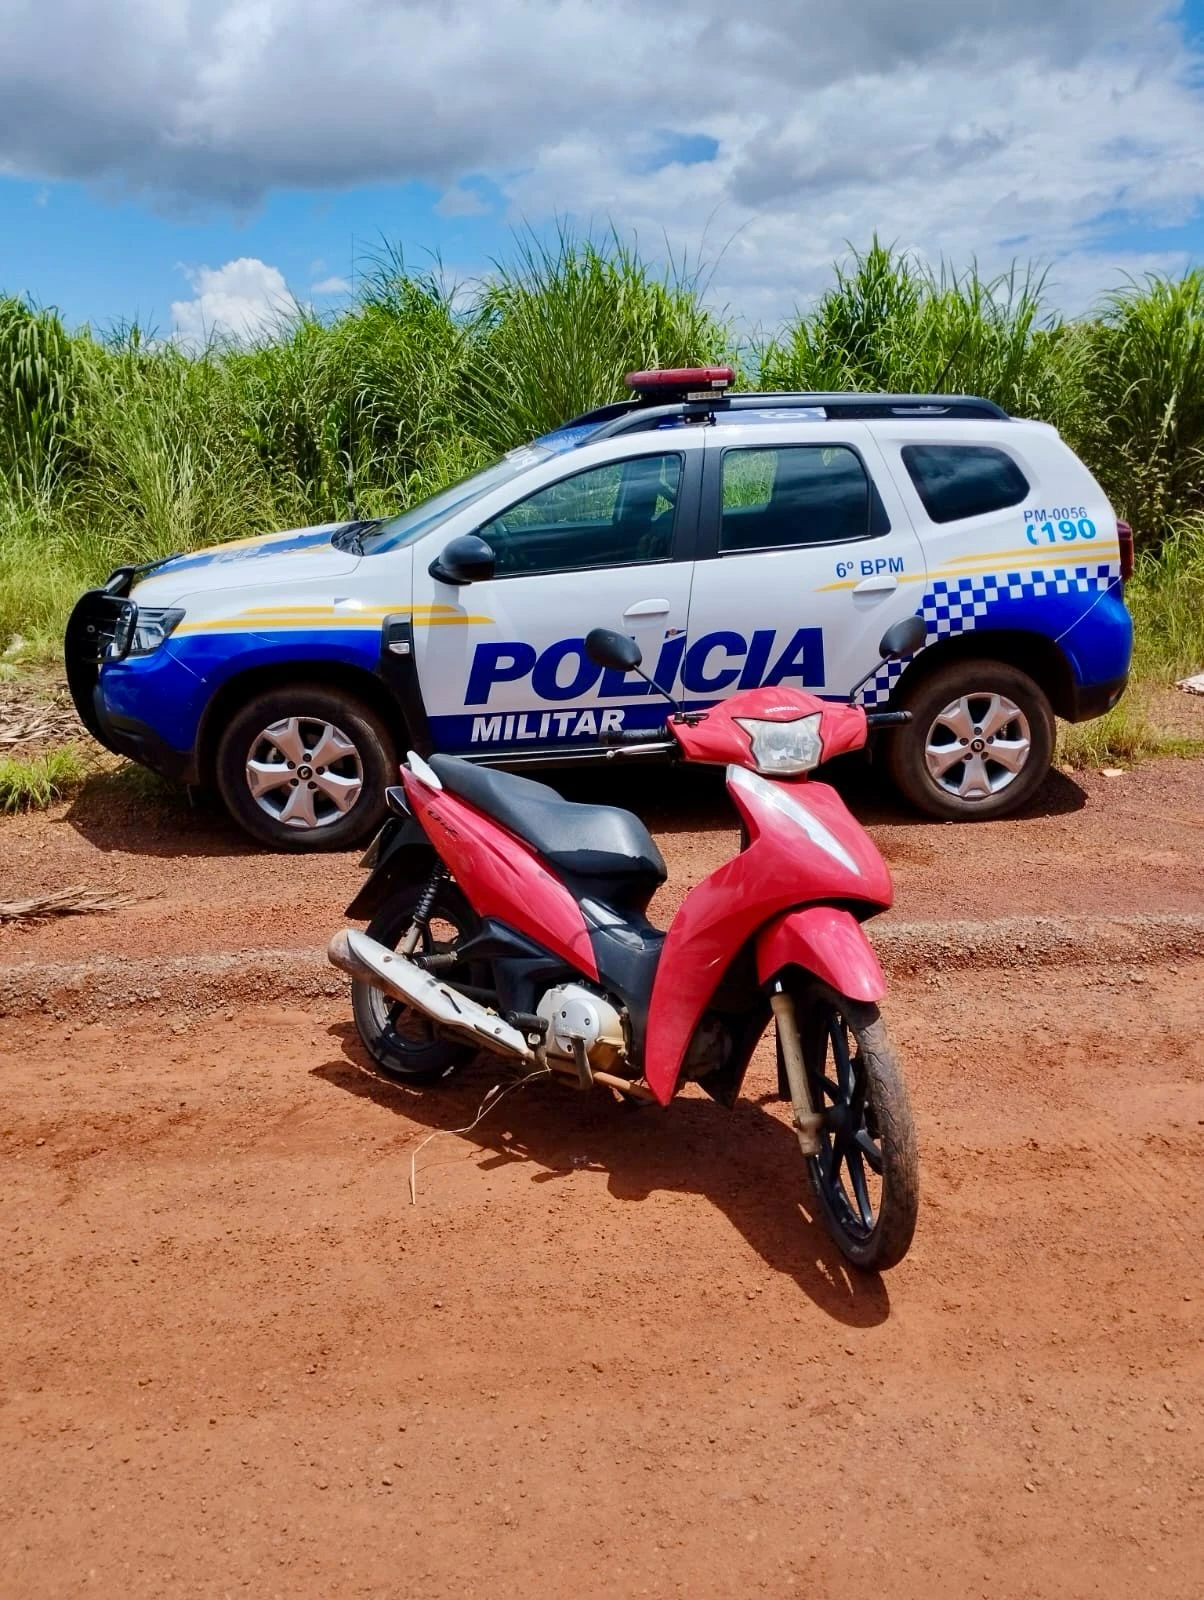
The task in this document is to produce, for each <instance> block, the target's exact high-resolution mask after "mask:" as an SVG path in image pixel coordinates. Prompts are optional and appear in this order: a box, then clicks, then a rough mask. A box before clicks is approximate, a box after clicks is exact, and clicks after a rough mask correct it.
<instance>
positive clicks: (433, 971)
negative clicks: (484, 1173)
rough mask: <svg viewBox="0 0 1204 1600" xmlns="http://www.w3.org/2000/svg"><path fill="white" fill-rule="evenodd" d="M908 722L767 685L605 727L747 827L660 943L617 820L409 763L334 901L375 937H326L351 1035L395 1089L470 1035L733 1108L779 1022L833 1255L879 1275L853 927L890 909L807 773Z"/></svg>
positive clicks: (896, 1158) (613, 1080)
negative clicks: (679, 762)
mask: <svg viewBox="0 0 1204 1600" xmlns="http://www.w3.org/2000/svg"><path fill="white" fill-rule="evenodd" d="M923 628H924V624H923V622H922V621H921V620H920V619H919V618H910V619H908V620H907V621H905V622H902V623H899V624H897V625H896V627H894V628H892V629H891V630H890V631H889V632H888V633H887V635H886V637H885V638H884V639H883V641H882V646H881V652H882V655H883V656H884V657H885V658H893V657H901V656H906V655H910V654H912V653H913V652H914V651H915V650H916V649H917V648H918V647H919V645H920V644H922V642H923V637H922V636H923ZM586 649H587V652H588V654H589V656H590V659H591V660H593V661H594V662H596V663H598V664H600V665H602V666H604V667H611V668H615V669H617V670H619V671H622V672H641V657H640V651H639V647H638V645H636V643H635V642H634V640H632V639H628V638H626V637H624V636H623V635H622V634H618V633H612V632H610V631H609V630H607V629H595V630H594V632H593V633H591V634H590V635H589V637H588V639H587V640H586ZM641 676H643V674H642V672H641ZM649 681H651V680H649ZM653 687H654V688H656V687H657V686H656V685H653ZM858 687H860V685H858ZM657 692H663V691H660V690H659V689H658V691H657ZM856 692H857V691H856V689H855V690H854V691H853V694H854V695H855V694H856ZM907 715H908V714H907V713H906V712H881V713H869V714H867V713H866V711H865V710H864V709H863V708H862V707H861V706H858V705H854V704H852V696H850V703H849V704H847V705H840V704H832V703H828V702H825V701H823V700H820V699H818V698H816V697H815V696H813V695H809V694H806V693H804V692H802V691H801V690H793V689H789V688H769V689H764V688H763V689H752V690H749V691H747V692H746V693H742V694H736V695H733V696H732V697H731V698H730V699H728V700H725V701H723V702H722V703H721V704H720V705H718V706H715V707H714V708H712V709H710V710H707V711H685V710H681V709H675V710H674V712H673V714H672V715H671V716H670V717H669V718H668V721H667V723H666V729H667V734H668V738H667V739H666V738H665V737H663V736H662V735H657V734H650V733H648V732H647V731H642V732H635V731H627V732H624V733H620V734H617V735H614V736H612V744H613V748H612V750H611V754H613V755H619V754H632V755H634V754H637V753H638V754H649V753H652V752H657V753H661V752H665V751H668V750H674V751H676V752H677V753H678V754H679V755H680V756H681V758H683V759H684V760H687V761H702V762H708V763H713V764H720V765H726V767H727V790H728V793H729V794H730V796H731V798H732V801H733V803H734V804H735V807H736V810H737V811H738V812H739V814H740V818H741V822H742V824H743V837H742V848H741V850H740V852H739V854H738V855H736V856H735V857H734V858H733V859H732V860H730V861H728V862H726V863H725V864H724V865H723V866H721V867H720V868H719V869H718V870H717V871H715V872H714V873H712V874H711V876H710V877H709V878H707V879H706V880H705V882H703V883H700V884H699V885H698V886H697V887H696V888H694V889H692V890H691V891H690V892H689V894H687V896H686V897H685V899H684V901H683V902H682V905H681V909H680V910H679V911H678V913H677V915H676V917H675V918H674V919H673V923H672V925H671V927H670V928H669V929H668V931H667V932H662V931H661V930H660V929H659V928H656V927H653V926H652V924H651V923H650V922H649V921H648V920H647V917H646V915H645V912H646V910H647V907H648V903H649V901H650V899H651V897H652V895H653V893H654V891H655V890H656V889H657V888H659V887H660V885H661V884H662V883H663V882H664V881H665V878H666V876H667V872H666V868H665V863H664V861H663V860H662V859H661V854H660V851H659V850H658V849H657V847H656V845H655V843H654V842H653V840H652V837H651V835H650V834H649V832H648V830H647V829H646V828H645V826H644V824H643V823H642V822H641V821H640V820H639V818H638V817H636V816H634V815H633V814H632V813H631V812H629V811H623V810H619V809H618V808H616V807H613V806H593V805H579V804H575V803H573V802H571V801H568V800H564V799H562V798H561V796H560V795H559V794H557V793H556V791H555V790H554V789H551V788H548V787H547V786H546V785H544V784H540V783H533V782H531V781H530V780H529V779H527V778H521V777H516V776H514V775H513V774H510V773H506V772H499V771H494V770H491V769H489V768H485V767H481V766H477V765H475V764H474V763H472V762H469V761H465V760H462V759H460V758H459V757H456V756H448V755H434V756H432V757H431V758H430V761H429V762H427V761H424V760H423V759H422V758H421V757H419V756H417V755H414V754H411V755H410V756H409V758H408V764H407V766H406V767H405V768H403V769H402V783H403V788H402V789H392V790H390V791H389V804H390V809H391V811H392V812H393V813H394V815H393V816H392V817H391V818H390V819H389V821H388V822H387V823H386V824H385V827H384V829H383V830H382V832H381V834H380V835H379V836H378V838H377V840H376V842H375V844H374V845H373V847H372V849H371V850H370V851H369V852H368V856H367V857H366V858H365V864H367V865H370V866H372V867H373V869H374V870H373V872H372V874H371V877H370V878H369V880H368V881H367V883H366V884H365V885H364V887H363V889H362V890H361V892H360V894H359V895H358V896H357V897H356V899H355V900H354V901H353V902H352V904H351V905H350V906H349V907H348V910H347V915H348V916H349V917H352V918H356V919H360V918H370V919H371V920H370V921H369V924H368V928H367V931H366V932H365V933H360V932H358V931H355V930H352V929H344V930H342V931H341V932H339V933H337V934H336V935H335V936H334V938H333V939H332V941H331V944H330V950H329V956H330V960H331V961H332V962H333V963H334V965H335V966H337V967H339V968H341V969H342V970H343V971H345V972H348V973H350V974H351V977H352V978H353V979H354V983H353V986H352V1004H353V1009H354V1013H355V1022H356V1027H357V1029H358V1032H359V1036H360V1038H361V1039H362V1041H363V1043H364V1046H365V1048H366V1049H367V1050H368V1052H369V1054H370V1055H371V1057H372V1059H373V1060H374V1062H375V1063H376V1065H377V1066H378V1067H379V1068H380V1070H381V1071H382V1072H383V1073H384V1074H386V1075H387V1076H388V1077H390V1078H393V1079H395V1080H397V1081H399V1082H402V1083H407V1084H430V1083H438V1082H440V1081H442V1080H443V1079H445V1078H447V1077H449V1076H450V1075H451V1074H452V1073H453V1072H455V1071H456V1070H457V1069H458V1068H459V1067H461V1066H463V1065H465V1064H467V1063H468V1062H469V1061H471V1060H472V1058H473V1057H474V1055H476V1053H477V1052H478V1051H479V1050H482V1049H483V1050H486V1051H488V1052H489V1053H490V1054H492V1055H495V1056H503V1057H506V1058H508V1059H509V1060H510V1061H511V1062H512V1063H513V1064H515V1065H516V1066H518V1067H521V1068H523V1069H525V1070H528V1071H539V1070H546V1071H548V1072H550V1073H554V1074H558V1075H561V1076H563V1077H565V1078H566V1079H571V1080H573V1081H574V1082H576V1083H577V1084H578V1085H579V1086H580V1087H581V1088H582V1089H590V1088H592V1087H594V1086H595V1085H602V1086H604V1087H606V1088H607V1089H610V1090H613V1091H615V1092H617V1093H618V1094H620V1095H624V1096H628V1097H633V1098H635V1099H641V1100H650V1101H654V1102H657V1103H659V1104H660V1105H662V1106H664V1105H668V1103H669V1101H670V1100H671V1099H672V1098H673V1096H674V1094H675V1093H676V1092H677V1090H678V1088H679V1087H680V1086H681V1085H682V1084H683V1083H697V1084H699V1085H700V1086H701V1087H702V1088H703V1089H704V1090H706V1091H707V1092H708V1093H709V1094H711V1095H712V1096H713V1097H714V1098H715V1099H716V1100H718V1101H720V1102H721V1103H723V1104H725V1105H729V1106H730V1105H731V1104H732V1103H733V1102H734V1101H735V1098H736V1096H737V1095H738V1094H739V1092H740V1087H741V1084H742V1083H743V1080H744V1075H745V1072H746V1070H747V1068H748V1064H749V1060H750V1058H751V1056H752V1053H753V1050H754V1048H755V1047H756V1044H757V1042H758V1040H759V1039H760V1038H761V1036H762V1034H763V1033H764V1031H765V1029H766V1026H767V1025H768V1024H769V1022H770V1021H771V1020H772V1021H773V1023H774V1024H775V1028H776V1035H777V1061H778V1087H779V1092H780V1093H781V1095H782V1097H783V1098H784V1099H787V1098H788V1099H789V1100H790V1101H791V1102H792V1105H793V1108H794V1127H795V1130H796V1132H797V1135H798V1140H799V1144H800V1146H801V1149H802V1152H803V1156H804V1158H805V1162H806V1166H807V1171H808V1173H809V1176H810V1180H811V1184H812V1187H813V1189H814V1192H815V1198H816V1202H817V1204H818V1209H819V1212H820V1214H821V1215H822V1217H823V1219H824V1221H825V1223H826V1224H827V1227H828V1229H829V1230H830V1232H831V1234H832V1237H833V1238H834V1239H835V1241H836V1243H837V1245H838V1246H839V1247H840V1249H841V1250H842V1251H843V1252H844V1254H845V1255H846V1256H847V1257H848V1259H849V1260H850V1261H852V1262H853V1263H855V1264H856V1265H857V1266H860V1267H867V1268H875V1269H882V1268H885V1267H889V1266H893V1265H894V1264H895V1263H896V1262H897V1261H899V1260H901V1259H902V1257H903V1256H904V1254H905V1253H906V1251H907V1248H908V1246H909V1245H910V1243H911V1238H912V1233H913V1231H914V1229H915V1221H916V1208H917V1202H918V1172H917V1157H916V1140H915V1132H914V1128H913V1125H912V1119H911V1111H910V1108H909V1106H908V1101H907V1093H906V1090H905V1088H904V1085H903V1080H902V1077H901V1076H900V1073H899V1069H898V1066H897V1064H896V1061H895V1056H894V1052H893V1050H892V1048H891V1045H890V1041H889V1039H888V1037H887V1033H886V1028H885V1025H884V1023H883V1022H882V1019H881V1017H880V1016H879V1013H878V1002H879V1001H880V1000H881V999H882V997H883V995H884V993H885V988H886V986H885V981H884V979H883V975H882V969H881V967H880V966H879V964H878V960H877V957H876V956H875V954H874V951H873V949H872V948H871V946H870V943H869V941H868V939H867V938H866V936H865V933H864V932H863V929H862V923H863V922H864V921H865V920H866V919H868V918H869V917H872V916H875V915H876V914H877V913H878V912H880V911H885V910H886V909H887V908H888V907H889V906H890V904H891V899H892V888H891V880H890V874H889V872H888V870H887V867H886V864H885V862H884V861H883V860H882V857H881V856H880V854H879V853H878V850H877V848H876V847H875V845H874V843H873V841H872V840H871V839H870V837H869V836H868V834H866V832H865V831H864V829H863V828H862V827H861V826H860V824H859V823H858V822H857V821H856V820H855V818H854V817H853V816H852V815H851V814H850V812H849V811H848V809H847V808H846V806H845V805H844V803H843V801H842V800H841V799H840V797H839V796H838V795H837V793H836V792H835V790H833V789H831V788H829V787H828V786H827V785H824V784H816V783H809V784H804V782H802V781H799V780H805V779H806V777H807V775H808V774H809V773H810V772H812V771H813V770H814V769H815V768H816V767H817V766H818V765H819V764H820V762H821V761H824V760H828V759H830V758H831V757H833V756H836V755H842V754H845V753H846V752H849V751H853V750H857V749H860V748H861V747H862V746H863V745H864V744H865V742H866V738H867V733H868V729H869V728H870V727H874V726H879V725H883V724H890V723H898V722H901V721H905V720H907Z"/></svg>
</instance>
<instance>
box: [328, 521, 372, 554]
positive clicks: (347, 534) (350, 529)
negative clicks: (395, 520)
mask: <svg viewBox="0 0 1204 1600" xmlns="http://www.w3.org/2000/svg"><path fill="white" fill-rule="evenodd" d="M381 521H382V518H380V517H367V518H365V519H363V520H361V521H359V522H349V523H348V524H347V526H346V527H345V528H339V529H338V531H337V532H336V533H333V534H332V535H331V538H330V542H331V544H332V545H333V546H334V547H335V549H336V550H350V552H351V554H352V555H355V556H362V555H363V553H364V535H365V534H366V533H370V532H371V530H372V529H373V528H379V527H380V525H381Z"/></svg>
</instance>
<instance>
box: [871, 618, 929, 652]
mask: <svg viewBox="0 0 1204 1600" xmlns="http://www.w3.org/2000/svg"><path fill="white" fill-rule="evenodd" d="M927 638H928V624H927V623H926V622H925V621H924V619H923V617H904V618H903V620H902V621H901V622H896V623H894V624H893V626H892V627H889V628H888V629H887V630H886V632H885V633H884V634H883V635H882V643H881V644H880V645H879V646H878V654H879V655H880V656H881V657H882V659H883V661H898V660H900V659H901V658H902V657H903V656H914V655H915V653H916V651H917V650H922V649H923V648H924V641H925V640H926V639H927Z"/></svg>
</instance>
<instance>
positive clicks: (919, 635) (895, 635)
mask: <svg viewBox="0 0 1204 1600" xmlns="http://www.w3.org/2000/svg"><path fill="white" fill-rule="evenodd" d="M927 638H928V624H927V623H926V622H925V621H924V619H923V617H904V618H903V619H902V621H900V622H895V623H892V625H891V626H890V627H889V628H888V629H887V630H886V632H885V633H884V634H883V635H882V642H881V644H879V646H878V654H879V655H880V656H881V657H882V659H883V661H901V660H902V659H903V657H904V656H914V655H915V653H916V651H917V650H922V649H923V648H924V643H925V641H926V640H927ZM878 670H879V669H878V668H877V667H876V666H874V667H871V668H870V670H869V671H868V672H867V673H866V675H865V677H864V678H858V680H857V682H856V683H855V684H854V685H853V687H852V688H851V689H850V690H849V704H850V705H852V704H853V702H854V701H855V700H856V698H857V696H858V695H859V694H860V693H861V691H862V689H864V688H865V686H866V684H867V683H868V682H869V681H870V679H871V678H873V677H875V676H876V675H877V673H878Z"/></svg>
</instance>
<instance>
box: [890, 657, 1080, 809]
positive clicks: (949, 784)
mask: <svg viewBox="0 0 1204 1600" xmlns="http://www.w3.org/2000/svg"><path fill="white" fill-rule="evenodd" d="M897 703H898V705H899V706H900V707H901V708H905V709H906V710H908V711H910V712H911V715H912V720H911V722H910V723H909V724H908V725H907V726H906V727H903V728H900V729H899V731H898V732H897V733H895V734H892V735H890V736H889V737H888V738H887V739H886V740H885V741H884V744H885V755H886V765H887V770H888V771H889V772H890V775H891V777H892V778H893V779H894V781H895V783H896V785H897V786H898V788H899V789H900V791H901V792H902V794H903V795H904V797H905V798H906V799H908V800H910V802H911V803H912V805H913V806H915V807H916V808H917V809H918V810H920V811H923V812H925V813H926V814H927V815H928V816H930V817H941V818H943V819H946V820H950V819H953V820H957V821H962V822H965V821H975V820H982V821H985V820H987V819H988V818H990V817H1003V816H1008V815H1009V814H1010V813H1011V812H1013V811H1017V810H1018V809H1019V808H1020V807H1021V806H1022V805H1023V804H1024V803H1025V801H1026V800H1028V799H1029V798H1030V797H1031V796H1032V795H1033V793H1034V792H1035V790H1036V789H1037V788H1038V787H1039V786H1040V784H1041V782H1042V780H1043V779H1044V777H1045V775H1046V773H1047V772H1048V771H1049V764H1050V761H1051V759H1052V757H1053V746H1054V717H1053V711H1052V709H1051V707H1050V704H1049V701H1048V699H1047V698H1046V695H1045V693H1044V691H1043V690H1042V689H1041V688H1040V687H1039V686H1038V685H1037V684H1036V683H1034V682H1033V680H1032V679H1031V678H1030V677H1029V676H1028V674H1027V673H1024V672H1021V671H1020V670H1019V668H1018V667H1013V666H1009V665H1008V664H1007V663H1006V662H1003V661H989V660H983V661H952V662H950V663H949V665H948V666H947V667H942V668H940V669H939V670H938V671H936V672H934V673H933V674H932V676H931V677H929V678H923V679H921V680H920V682H919V683H917V684H916V686H915V688H914V689H912V690H910V691H905V692H904V694H903V696H902V697H901V698H900V699H899V701H898V702H897Z"/></svg>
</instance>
